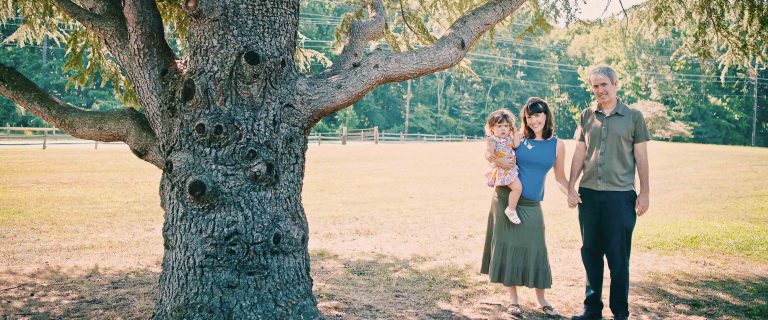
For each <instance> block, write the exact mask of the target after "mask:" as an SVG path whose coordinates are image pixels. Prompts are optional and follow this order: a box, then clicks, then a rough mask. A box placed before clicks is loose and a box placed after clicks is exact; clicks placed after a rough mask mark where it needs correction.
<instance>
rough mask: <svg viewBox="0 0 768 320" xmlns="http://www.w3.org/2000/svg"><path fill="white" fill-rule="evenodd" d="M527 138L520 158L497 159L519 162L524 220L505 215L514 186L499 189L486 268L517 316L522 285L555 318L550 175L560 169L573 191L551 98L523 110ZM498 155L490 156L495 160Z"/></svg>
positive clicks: (563, 187) (564, 187)
mask: <svg viewBox="0 0 768 320" xmlns="http://www.w3.org/2000/svg"><path fill="white" fill-rule="evenodd" d="M520 118H521V120H522V130H523V140H522V143H521V144H520V147H518V148H517V150H515V153H516V159H514V160H507V159H494V160H493V161H494V162H496V164H497V165H498V166H500V167H504V168H509V167H511V166H513V165H514V162H515V161H516V162H517V165H518V167H519V179H520V181H521V182H522V184H523V192H522V196H521V198H520V201H519V202H518V204H517V213H518V215H519V217H520V219H521V220H522V223H521V224H512V223H511V222H510V221H509V220H508V219H507V218H506V216H505V215H504V209H505V208H506V207H507V196H508V194H509V192H510V189H509V187H503V186H502V187H496V189H495V193H494V196H493V200H492V202H491V211H490V214H489V216H488V231H487V233H486V235H485V249H484V250H483V262H482V267H481V270H480V272H481V273H484V274H488V275H489V277H490V280H491V282H493V283H501V284H503V285H504V286H505V287H507V289H508V291H509V298H510V307H509V309H508V312H509V313H511V314H513V315H519V314H522V310H521V309H520V304H519V303H518V298H517V287H518V286H526V287H529V288H534V289H535V291H536V299H537V300H538V303H539V307H540V308H541V310H542V311H543V312H544V313H546V314H547V315H549V316H559V314H558V313H557V311H555V309H554V308H552V306H551V305H550V304H549V302H548V301H547V299H546V298H545V296H544V290H545V289H549V288H551V287H552V274H551V271H550V268H549V258H548V257H547V246H546V244H545V241H544V219H543V216H542V212H541V204H540V201H541V200H543V198H544V178H545V177H546V175H547V172H549V169H551V168H553V167H554V169H555V180H556V181H557V184H558V187H559V189H560V191H561V192H563V193H564V194H565V195H568V179H566V177H565V144H564V143H563V142H562V141H561V140H560V139H557V138H556V137H554V129H555V128H554V121H553V116H552V112H551V111H550V110H549V106H548V105H547V102H546V101H544V100H543V99H541V98H535V97H534V98H529V99H528V101H526V103H525V106H524V107H523V109H522V110H521V112H520ZM491 157H492V155H489V154H486V158H487V159H488V160H489V161H491V159H492V158H491Z"/></svg>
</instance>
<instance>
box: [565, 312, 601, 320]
mask: <svg viewBox="0 0 768 320" xmlns="http://www.w3.org/2000/svg"><path fill="white" fill-rule="evenodd" d="M602 318H603V315H601V314H599V313H595V312H589V311H583V312H581V313H580V314H576V315H573V316H572V317H571V320H600V319H602Z"/></svg>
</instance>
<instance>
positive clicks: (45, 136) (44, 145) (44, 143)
mask: <svg viewBox="0 0 768 320" xmlns="http://www.w3.org/2000/svg"><path fill="white" fill-rule="evenodd" d="M46 148H48V131H43V150H45V149H46Z"/></svg>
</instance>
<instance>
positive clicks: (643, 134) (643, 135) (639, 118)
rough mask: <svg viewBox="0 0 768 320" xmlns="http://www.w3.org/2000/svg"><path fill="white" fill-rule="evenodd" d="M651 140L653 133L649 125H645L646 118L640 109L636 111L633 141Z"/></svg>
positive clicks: (636, 142)
mask: <svg viewBox="0 0 768 320" xmlns="http://www.w3.org/2000/svg"><path fill="white" fill-rule="evenodd" d="M650 140H651V133H650V132H648V127H647V126H646V125H645V118H643V114H642V113H641V112H640V111H637V112H636V113H635V134H634V137H633V143H634V144H638V143H641V142H646V141H650Z"/></svg>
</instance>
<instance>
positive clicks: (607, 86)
mask: <svg viewBox="0 0 768 320" xmlns="http://www.w3.org/2000/svg"><path fill="white" fill-rule="evenodd" d="M589 84H590V85H591V86H592V93H594V94H595V99H597V102H598V103H600V104H605V103H611V102H613V101H616V91H618V88H617V87H616V86H617V85H618V84H619V81H616V83H613V82H611V79H609V78H608V77H606V76H603V75H594V76H592V77H591V78H589Z"/></svg>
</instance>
